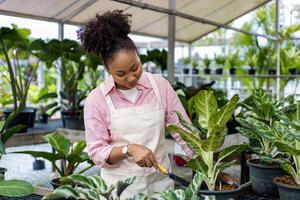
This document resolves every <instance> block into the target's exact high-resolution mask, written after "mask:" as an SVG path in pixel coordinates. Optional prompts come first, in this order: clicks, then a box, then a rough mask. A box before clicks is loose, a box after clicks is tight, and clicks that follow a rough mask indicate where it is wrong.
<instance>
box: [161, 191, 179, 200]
mask: <svg viewBox="0 0 300 200" xmlns="http://www.w3.org/2000/svg"><path fill="white" fill-rule="evenodd" d="M184 195H185V194H184V191H182V190H176V191H174V190H168V191H165V192H162V193H160V197H159V199H161V200H182V199H185V196H184Z"/></svg>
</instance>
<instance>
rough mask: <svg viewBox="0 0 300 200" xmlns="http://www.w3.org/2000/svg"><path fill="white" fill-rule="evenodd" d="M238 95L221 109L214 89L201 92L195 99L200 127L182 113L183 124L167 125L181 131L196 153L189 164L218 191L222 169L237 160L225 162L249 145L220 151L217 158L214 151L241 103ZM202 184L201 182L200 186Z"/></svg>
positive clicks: (209, 186) (180, 118)
mask: <svg viewBox="0 0 300 200" xmlns="http://www.w3.org/2000/svg"><path fill="white" fill-rule="evenodd" d="M238 100H239V97H238V95H235V96H233V97H232V98H231V99H230V100H229V101H228V103H227V104H225V105H224V106H222V107H221V108H218V105H217V101H216V98H215V97H214V95H213V92H212V91H209V90H203V91H200V92H199V93H198V94H197V95H196V96H195V99H194V101H195V102H194V103H195V107H196V114H197V116H198V124H199V126H198V127H199V129H198V128H197V127H196V126H194V125H193V124H190V123H188V122H186V121H185V120H184V119H183V117H182V115H181V114H180V113H178V112H176V113H177V115H178V117H179V120H180V124H181V126H177V125H174V124H170V125H168V127H167V128H168V129H169V130H170V131H172V132H176V133H179V134H180V136H181V138H182V139H183V140H185V141H186V142H187V144H188V145H189V146H190V147H191V148H192V149H193V150H194V152H195V156H194V157H193V158H192V159H191V160H190V161H189V162H188V163H187V166H188V167H190V168H192V169H193V170H195V171H196V172H198V173H200V174H201V176H202V177H203V179H199V181H200V182H201V183H202V181H204V182H205V183H206V185H207V187H208V189H209V190H211V191H212V190H215V186H216V182H217V177H218V175H219V173H220V172H221V171H223V170H224V169H225V168H227V167H229V166H231V165H232V164H234V163H235V161H231V162H224V159H225V158H226V157H228V156H230V155H233V154H238V153H240V152H241V151H243V150H244V149H246V147H247V145H245V144H242V145H233V146H230V147H227V148H225V149H223V150H222V151H221V152H219V156H218V159H217V160H216V161H215V160H214V159H213V157H214V153H216V151H217V150H218V149H219V148H220V147H221V146H222V144H223V142H224V138H225V136H226V134H227V129H226V123H227V122H228V120H229V119H230V118H231V116H232V114H233V112H234V109H235V107H236V105H237V103H238ZM201 183H198V184H200V185H201Z"/></svg>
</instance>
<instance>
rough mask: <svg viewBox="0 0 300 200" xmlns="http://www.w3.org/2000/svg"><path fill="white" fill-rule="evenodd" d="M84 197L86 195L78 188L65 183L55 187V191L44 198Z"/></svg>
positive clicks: (44, 199) (47, 199) (48, 199)
mask: <svg viewBox="0 0 300 200" xmlns="http://www.w3.org/2000/svg"><path fill="white" fill-rule="evenodd" d="M83 197H84V196H83V195H80V193H79V192H78V190H76V189H75V188H73V187H71V186H70V185H63V186H60V187H58V188H57V189H55V190H54V191H53V192H51V193H49V194H47V195H46V196H44V197H43V198H42V199H43V200H50V199H60V198H66V199H68V198H74V199H82V198H83ZM84 198H85V197H84Z"/></svg>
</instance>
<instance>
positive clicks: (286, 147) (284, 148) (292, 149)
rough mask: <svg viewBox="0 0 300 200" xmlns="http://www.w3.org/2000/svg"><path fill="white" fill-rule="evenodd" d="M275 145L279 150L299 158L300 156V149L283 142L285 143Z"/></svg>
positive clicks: (279, 142)
mask: <svg viewBox="0 0 300 200" xmlns="http://www.w3.org/2000/svg"><path fill="white" fill-rule="evenodd" d="M274 142H275V145H276V147H277V148H278V149H280V150H281V151H283V152H287V153H289V154H291V155H295V156H299V155H300V149H296V148H295V147H294V146H292V145H290V144H288V143H286V142H283V141H278V140H277V141H274Z"/></svg>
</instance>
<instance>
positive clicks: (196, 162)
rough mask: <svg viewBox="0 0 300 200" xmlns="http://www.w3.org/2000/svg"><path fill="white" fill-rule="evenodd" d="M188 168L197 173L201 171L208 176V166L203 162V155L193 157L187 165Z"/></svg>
mask: <svg viewBox="0 0 300 200" xmlns="http://www.w3.org/2000/svg"><path fill="white" fill-rule="evenodd" d="M186 166H187V167H189V168H191V169H193V170H195V171H201V172H202V173H203V174H206V172H207V170H208V166H207V165H206V164H205V162H204V161H203V160H202V155H197V156H195V157H193V158H192V159H191V160H190V161H189V162H188V163H187V164H186Z"/></svg>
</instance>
